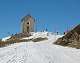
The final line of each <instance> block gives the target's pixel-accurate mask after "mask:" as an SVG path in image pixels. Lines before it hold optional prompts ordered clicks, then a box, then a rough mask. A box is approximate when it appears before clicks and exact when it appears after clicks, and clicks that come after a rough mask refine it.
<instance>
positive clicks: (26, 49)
mask: <svg viewBox="0 0 80 63" xmlns="http://www.w3.org/2000/svg"><path fill="white" fill-rule="evenodd" d="M62 36H63V35H56V34H52V33H49V32H48V33H47V34H46V33H45V32H43V33H42V32H38V33H33V36H31V37H28V38H27V37H26V38H23V39H31V38H38V37H47V40H43V41H38V42H33V41H28V42H21V43H14V44H11V45H9V46H7V47H3V48H0V63H80V50H79V49H74V48H68V47H62V46H59V45H55V44H53V42H55V41H56V40H57V39H58V38H60V37H62Z"/></svg>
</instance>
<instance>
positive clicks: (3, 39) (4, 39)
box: [2, 36, 11, 41]
mask: <svg viewBox="0 0 80 63" xmlns="http://www.w3.org/2000/svg"><path fill="white" fill-rule="evenodd" d="M9 38H11V36H8V37H5V38H2V41H6V40H7V39H9Z"/></svg>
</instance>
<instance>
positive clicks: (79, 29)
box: [55, 24, 80, 48]
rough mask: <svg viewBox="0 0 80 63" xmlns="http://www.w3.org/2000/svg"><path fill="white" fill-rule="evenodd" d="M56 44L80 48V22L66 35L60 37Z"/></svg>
mask: <svg viewBox="0 0 80 63" xmlns="http://www.w3.org/2000/svg"><path fill="white" fill-rule="evenodd" d="M55 44H59V45H63V46H70V47H75V48H80V24H79V25H78V26H76V27H75V28H74V29H72V30H71V31H69V32H68V33H67V34H66V35H65V36H63V37H62V38H59V39H58V40H57V41H56V42H55Z"/></svg>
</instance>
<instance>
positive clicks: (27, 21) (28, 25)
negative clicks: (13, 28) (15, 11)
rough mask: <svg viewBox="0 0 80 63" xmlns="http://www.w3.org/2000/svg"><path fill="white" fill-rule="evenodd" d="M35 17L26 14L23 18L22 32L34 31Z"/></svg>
mask: <svg viewBox="0 0 80 63" xmlns="http://www.w3.org/2000/svg"><path fill="white" fill-rule="evenodd" d="M34 24H35V19H34V18H33V17H32V16H31V15H29V14H28V15H26V16H25V17H23V18H22V20H21V31H22V33H30V32H34Z"/></svg>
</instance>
